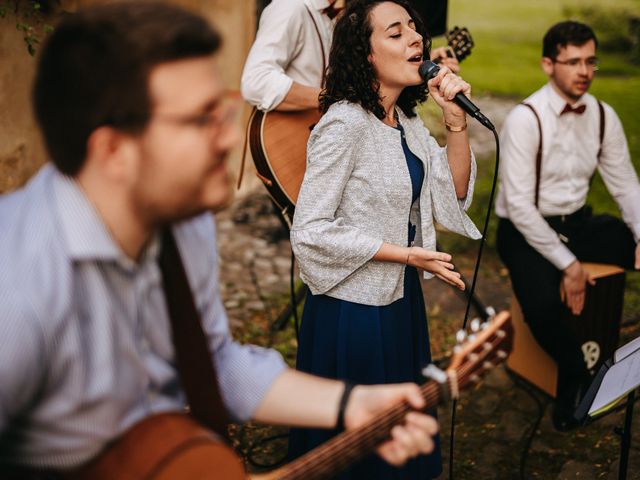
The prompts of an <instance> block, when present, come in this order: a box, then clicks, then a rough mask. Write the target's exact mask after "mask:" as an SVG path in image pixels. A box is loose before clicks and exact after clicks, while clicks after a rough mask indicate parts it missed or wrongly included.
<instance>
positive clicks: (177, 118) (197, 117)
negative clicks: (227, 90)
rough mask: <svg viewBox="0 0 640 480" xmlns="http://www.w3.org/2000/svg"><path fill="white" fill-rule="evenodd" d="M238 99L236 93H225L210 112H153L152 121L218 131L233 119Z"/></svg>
mask: <svg viewBox="0 0 640 480" xmlns="http://www.w3.org/2000/svg"><path fill="white" fill-rule="evenodd" d="M240 105H241V102H240V99H239V97H238V96H236V95H225V96H224V97H223V98H222V99H221V100H220V103H219V104H218V105H216V107H215V108H214V109H213V110H211V111H210V112H203V113H197V114H191V115H178V114H170V113H155V114H153V116H152V120H153V121H161V122H169V123H174V124H176V125H180V126H185V127H194V128H196V129H199V130H208V131H209V132H212V133H214V134H215V133H218V132H220V131H221V130H222V129H223V128H225V127H227V126H229V125H230V124H231V123H232V122H233V120H234V119H235V117H236V115H237V113H238V111H239V109H240Z"/></svg>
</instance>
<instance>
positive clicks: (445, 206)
mask: <svg viewBox="0 0 640 480" xmlns="http://www.w3.org/2000/svg"><path fill="white" fill-rule="evenodd" d="M427 135H429V132H428V131H427ZM470 153H471V158H470V161H471V172H470V175H469V184H468V186H467V194H466V195H465V197H464V199H461V200H460V199H458V197H457V195H456V188H455V184H454V182H453V177H452V175H451V169H450V168H449V160H448V158H447V149H446V147H440V146H439V145H438V143H437V142H436V140H435V138H433V137H432V136H430V135H429V159H430V161H429V177H428V181H429V191H430V193H431V204H432V205H433V217H434V219H435V220H436V222H438V223H439V224H440V225H442V226H443V227H445V228H446V229H447V230H450V231H452V232H455V233H458V234H460V235H465V236H467V237H470V238H473V239H478V238H480V236H481V235H480V232H479V231H478V229H477V228H476V226H475V224H474V223H473V221H472V220H471V219H470V218H469V216H468V215H467V213H466V210H467V209H468V208H469V207H470V206H471V201H472V199H473V187H474V184H475V181H476V171H477V166H476V159H475V156H474V155H473V152H470Z"/></svg>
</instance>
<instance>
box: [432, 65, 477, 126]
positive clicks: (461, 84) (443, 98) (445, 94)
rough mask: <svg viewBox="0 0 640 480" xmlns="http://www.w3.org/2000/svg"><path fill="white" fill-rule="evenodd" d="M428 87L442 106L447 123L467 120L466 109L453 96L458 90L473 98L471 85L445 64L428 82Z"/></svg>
mask: <svg viewBox="0 0 640 480" xmlns="http://www.w3.org/2000/svg"><path fill="white" fill-rule="evenodd" d="M427 87H428V88H429V95H431V97H432V98H433V99H434V100H435V102H436V103H437V104H438V105H439V106H440V108H442V112H443V114H444V118H445V121H446V122H447V123H450V124H454V123H455V122H456V121H462V122H464V121H465V112H464V110H462V108H460V107H459V106H458V105H457V104H456V103H454V102H453V98H454V97H455V96H456V93H458V92H462V93H463V94H464V95H466V96H467V98H471V85H469V84H468V83H467V82H465V81H464V80H463V79H462V78H460V77H459V76H457V75H456V74H454V73H453V72H452V71H451V70H450V69H449V68H448V67H446V66H444V65H443V66H441V67H440V71H439V72H438V74H437V75H436V76H435V77H433V78H432V79H431V80H429V81H428V82H427Z"/></svg>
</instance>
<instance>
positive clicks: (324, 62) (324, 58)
mask: <svg viewBox="0 0 640 480" xmlns="http://www.w3.org/2000/svg"><path fill="white" fill-rule="evenodd" d="M305 8H306V9H307V13H308V14H309V17H310V18H311V21H312V22H313V27H314V28H315V30H316V34H317V35H318V42H319V44H320V52H321V54H322V79H321V80H320V88H324V84H325V81H326V78H327V54H326V52H325V51H324V42H323V41H322V35H321V34H320V28H319V27H318V23H317V22H316V19H315V18H314V17H313V13H312V12H311V10H309V7H308V6H306V5H305ZM255 111H256V109H255V107H254V108H253V111H252V112H251V115H249V120H248V121H247V128H246V131H245V136H244V146H243V147H242V160H241V161H240V173H239V174H238V183H237V185H236V189H237V190H240V186H241V185H242V179H243V177H244V165H245V162H246V159H247V145H248V139H249V129H250V127H251V122H252V121H253V117H254V116H255V113H256V112H255Z"/></svg>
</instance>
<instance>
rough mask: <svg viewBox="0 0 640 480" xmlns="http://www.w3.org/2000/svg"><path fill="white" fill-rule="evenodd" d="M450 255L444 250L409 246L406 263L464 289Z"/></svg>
mask: <svg viewBox="0 0 640 480" xmlns="http://www.w3.org/2000/svg"><path fill="white" fill-rule="evenodd" d="M450 262H451V255H449V254H448V253H444V252H434V251H432V250H426V249H424V248H422V247H409V253H408V256H407V265H411V266H412V267H416V268H420V269H422V270H426V271H427V272H429V273H432V274H434V275H435V276H436V277H438V278H439V279H441V280H444V281H445V282H447V283H449V284H451V285H453V286H455V287H458V288H459V289H460V290H464V282H463V281H462V279H461V278H460V274H459V273H458V272H455V271H454V270H453V264H452V263H450Z"/></svg>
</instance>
